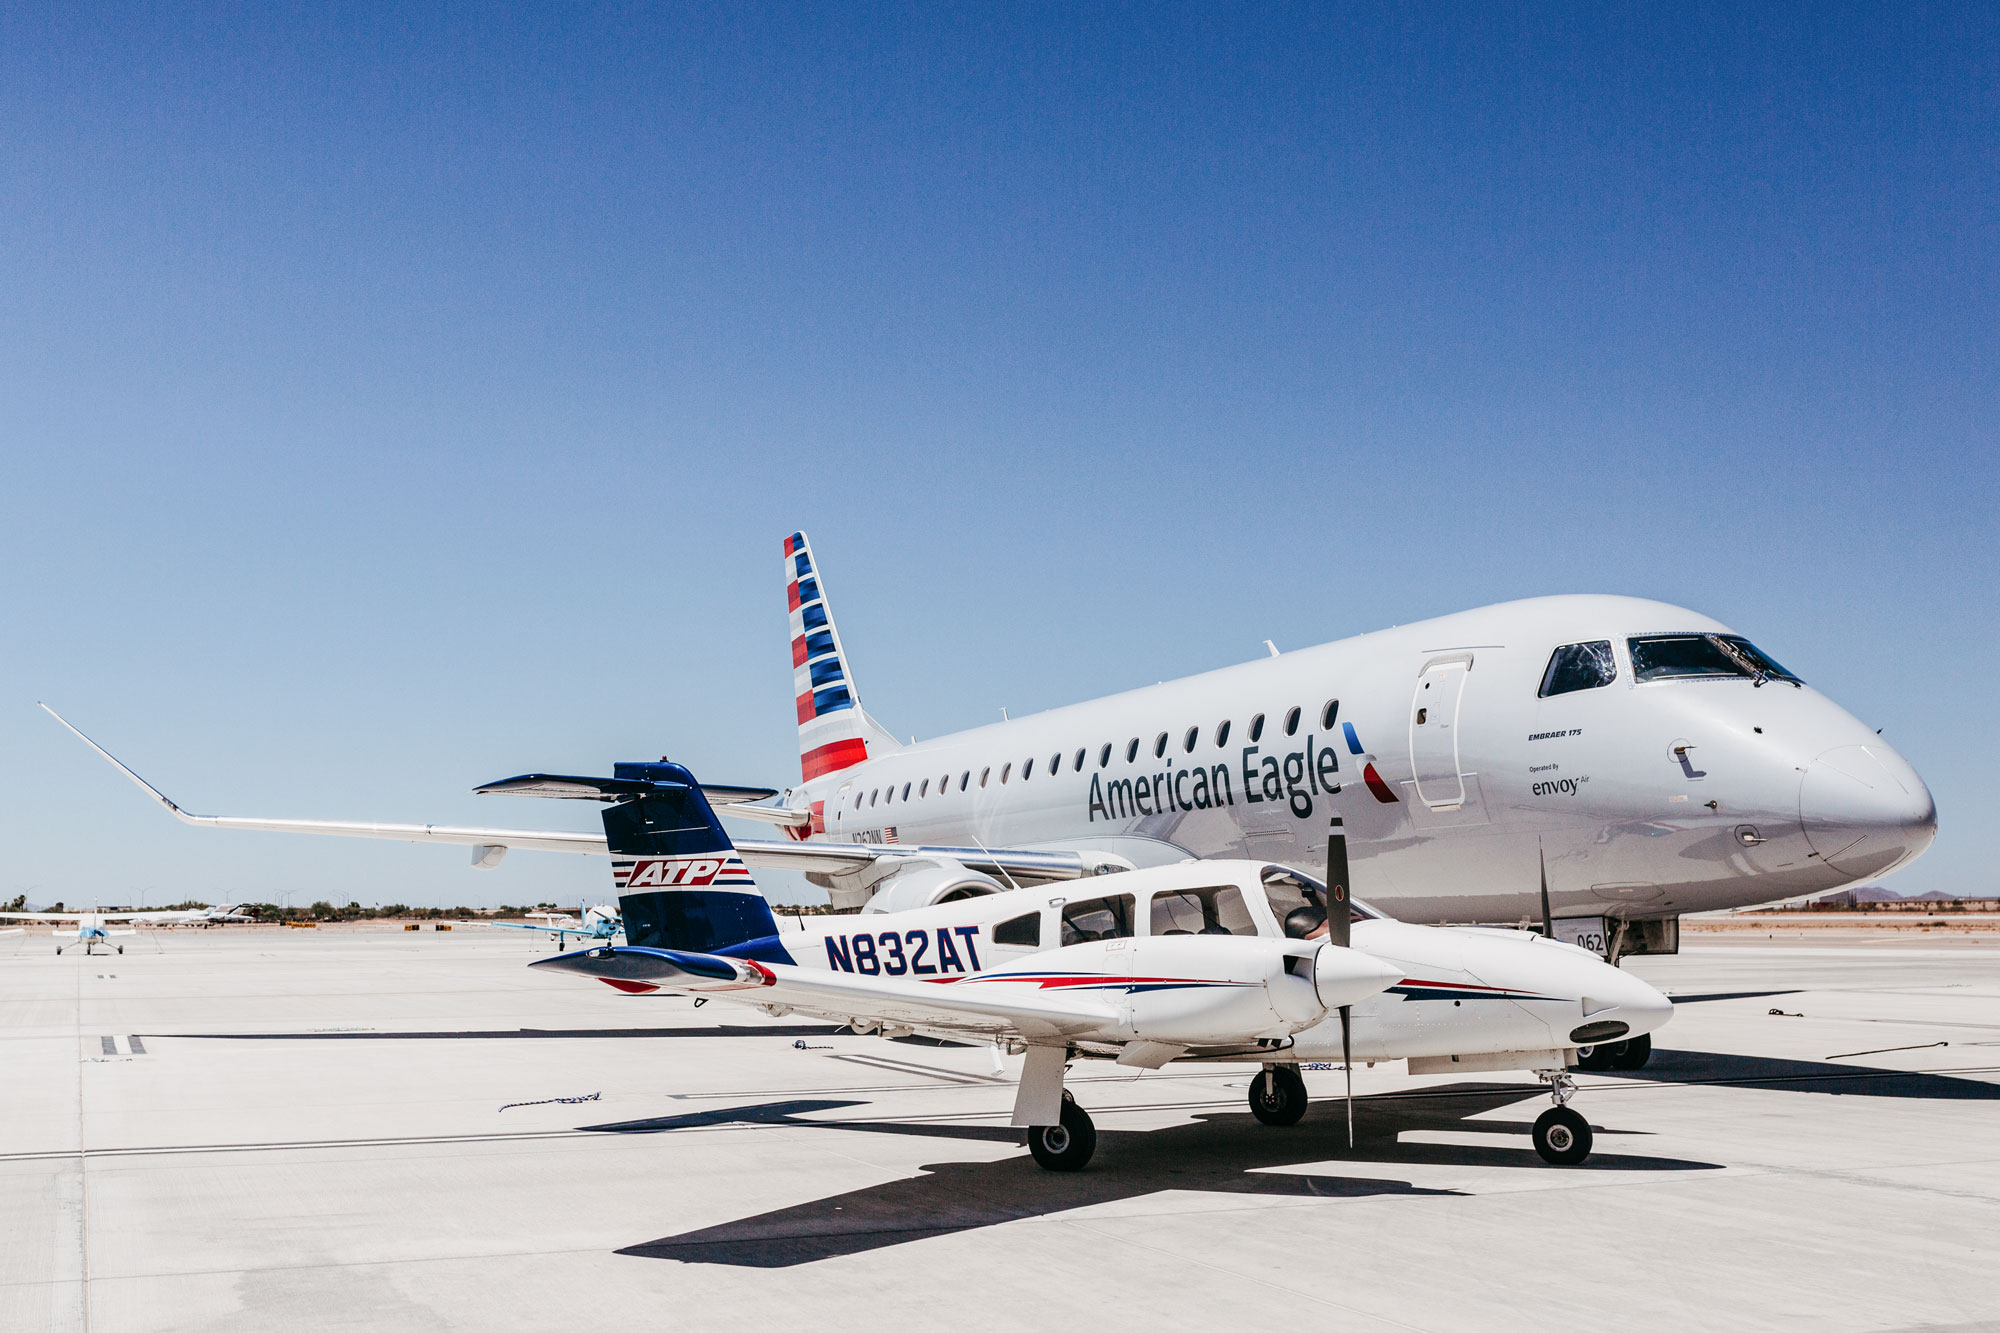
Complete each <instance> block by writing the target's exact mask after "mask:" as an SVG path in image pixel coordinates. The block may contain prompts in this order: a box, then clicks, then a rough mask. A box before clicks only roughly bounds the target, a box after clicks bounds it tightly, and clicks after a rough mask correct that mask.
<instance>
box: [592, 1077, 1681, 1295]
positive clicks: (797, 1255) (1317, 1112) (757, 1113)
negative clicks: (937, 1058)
mask: <svg viewBox="0 0 2000 1333" xmlns="http://www.w3.org/2000/svg"><path fill="white" fill-rule="evenodd" d="M1544 1096H1546V1094H1545V1093H1544V1092H1543V1091H1542V1089H1540V1088H1535V1087H1523V1086H1521V1085H1519V1084H1507V1085H1501V1084H1455V1085H1452V1086H1451V1087H1448V1088H1436V1089H1427V1090H1426V1091H1425V1092H1424V1093H1423V1094H1422V1095H1418V1096H1410V1095H1407V1094H1394V1095H1385V1096H1376V1097H1363V1098H1356V1099H1355V1103H1354V1112H1355V1114H1354V1124H1355V1138H1356V1146H1355V1147H1354V1148H1352V1149H1350V1148H1349V1147H1348V1146H1347V1122H1346V1116H1345V1113H1344V1111H1343V1109H1342V1106H1341V1103H1340V1102H1338V1101H1333V1100H1328V1101H1323V1102H1320V1103H1318V1104H1316V1105H1315V1106H1314V1107H1313V1109H1312V1111H1311V1112H1310V1113H1309V1114H1308V1115H1307V1118H1306V1119H1305V1120H1304V1121H1302V1122H1300V1123H1299V1124H1297V1125H1295V1126H1292V1127H1290V1128H1288V1129H1274V1128H1271V1127H1268V1126H1264V1125H1260V1124H1258V1123H1257V1122H1256V1121H1255V1120H1254V1119H1253V1118H1252V1117H1251V1116H1250V1115H1249V1114H1248V1113H1247V1112H1244V1113H1217V1114H1211V1115H1204V1116H1201V1117H1199V1118H1197V1119H1196V1120H1194V1121H1192V1122H1191V1123H1188V1124H1185V1125H1177V1126H1173V1127H1171V1128H1167V1129H1159V1130H1137V1131H1128V1130H1107V1129H1104V1128H1102V1127H1101V1126H1100V1128H1099V1129H1098V1131H1097V1135H1098V1147H1097V1155H1096V1157H1095V1158H1094V1159H1093V1161H1092V1163H1091V1165H1090V1167H1089V1168H1088V1169H1086V1170H1084V1171H1080V1172H1076V1173H1073V1174H1065V1173H1056V1172H1050V1171H1044V1170H1043V1169H1042V1168H1041V1167H1039V1166H1037V1165H1036V1164H1035V1162H1034V1159H1033V1158H1031V1157H1029V1156H1028V1154H1027V1152H1026V1151H1025V1149H1024V1150H1023V1151H1021V1152H1019V1153H1017V1154H1015V1155H1013V1156H1009V1157H1005V1158H1002V1159H1000V1160H998V1161H993V1162H947V1163H940V1164H934V1165H929V1166H926V1167H924V1168H923V1171H922V1172H921V1173H920V1174H918V1175H915V1176H911V1177H908V1178H906V1179H902V1180H892V1181H887V1182H885V1183H883V1184H880V1185H872V1186H869V1187H867V1188H865V1189H859V1190H853V1191H850V1192H848V1193H846V1194H837V1195H831V1196H828V1197H826V1198H823V1199H814V1200H811V1201H809V1202H806V1203H801V1204H796V1205H793V1206H792V1207H789V1208H781V1209H777V1210H775V1211H773V1212H769V1213H764V1214H761V1215H759V1216H756V1217H747V1218H741V1219H738V1220H736V1221H733V1222H724V1223H721V1224H719V1225H716V1226H712V1227H704V1228H702V1229H700V1230H697V1231H689V1232H684V1233H681V1234H679V1235H672V1236H663V1237H661V1238H660V1239H658V1240H652V1241H646V1242H643V1243H641V1244H638V1245H632V1246H628V1247H626V1248H624V1249H622V1250H619V1251H618V1253H619V1254H623V1255H632V1256H638V1257H643V1258H649V1259H676V1260H679V1261H681V1262H683V1263H705V1264H726V1265H733V1266H737V1267H745V1268H785V1267H790V1266H792V1265H795V1264H805V1263H813V1262H816V1261H818V1260H821V1259H831V1258H836V1257H838V1256H842V1255H849V1254H859V1253H864V1252H867V1251H870V1250H877V1249H882V1248H885V1247H887V1246H891V1245H901V1244H905V1243H907V1242H910V1241H917V1240H925V1239H929V1238H930V1237H933V1236H946V1235H952V1234H954V1233H957V1232H961V1231H971V1230H975V1229H977V1228H980V1227H988V1226H996V1225H998V1224H1000V1223H1003V1222H1016V1221H1021V1220H1023V1219H1027V1218H1035V1217H1043V1216H1047V1215H1049V1214H1052V1213H1059V1212H1064V1211H1067V1210H1069V1209H1073V1208H1088V1207H1091V1206H1092V1205H1095V1204H1103V1203H1116V1202H1119V1201H1122V1200H1125V1199H1133V1198H1140V1197H1143V1196H1145V1195H1148V1194H1156V1193H1159V1192H1160V1191H1163V1190H1199V1191H1204V1192H1209V1193H1219V1194H1237V1195H1262V1196H1274V1197H1287V1198H1367V1197H1379V1196H1398V1197H1457V1196H1460V1195H1461V1193H1462V1192H1461V1191H1458V1190H1450V1189H1425V1188H1421V1187H1419V1186H1416V1185H1413V1184H1411V1183H1410V1182H1408V1181H1402V1180H1383V1179H1378V1178H1375V1177H1372V1176H1340V1175H1332V1174H1315V1173H1307V1172H1303V1171H1299V1172H1291V1171H1285V1170H1284V1169H1283V1168H1285V1167H1289V1166H1296V1165H1297V1164H1299V1163H1318V1162H1326V1161H1337V1160H1346V1161H1364V1162H1371V1163H1388V1164H1404V1163H1423V1164H1430V1165H1456V1166H1500V1167H1521V1168H1531V1169H1536V1170H1557V1169H1559V1168H1554V1167H1549V1166H1546V1165H1545V1164H1544V1163H1543V1162H1542V1161H1541V1159H1540V1158H1539V1157H1537V1156H1536V1155H1535V1152H1534V1149H1533V1146H1532V1145H1531V1144H1530V1142H1529V1137H1528V1131H1529V1127H1528V1125H1527V1124H1526V1123H1521V1124H1509V1123H1486V1122H1471V1121H1470V1117H1472V1116H1476V1115H1479V1114H1481V1113H1483V1112H1487V1111H1493V1110H1498V1109H1500V1108H1501V1107H1505V1106H1510V1105H1513V1104H1515V1103H1517V1102H1523V1101H1533V1100H1537V1099H1539V1098H1542V1097H1544ZM855 1104H857V1103H851V1102H850V1103H838V1102H817V1103H808V1102H772V1103H766V1104H763V1105H760V1106H750V1107H739V1108H735V1109H733V1110H724V1111H711V1112H698V1113H695V1115H694V1116H692V1117H690V1116H669V1117H663V1118H661V1119H659V1120H641V1121H631V1122H626V1123H624V1124H619V1125H596V1126H587V1127H586V1128H593V1129H599V1130H606V1131H616V1132H626V1133H631V1132H641V1133H643V1132H654V1131H657V1130H662V1129H672V1128H680V1127H683V1126H684V1125H686V1124H689V1123H694V1122H698V1123H701V1124H719V1123H727V1122H729V1121H731V1120H751V1121H755V1122H757V1123H763V1124H793V1125H799V1126H801V1127H812V1128H818V1129H833V1130H843V1131H849V1132H861V1133H874V1134H908V1135H914V1136H920V1137H924V1138H945V1139H959V1140H963V1141H968V1142H970V1141H977V1142H988V1143H1012V1144H1019V1143H1020V1142H1021V1137H1022V1136H1021V1131H1020V1130H1018V1129H1011V1128H1007V1127H1005V1126H997V1125H950V1124H945V1125H935V1124H907V1123H900V1122H894V1123H892V1122H887V1121H869V1120H844V1121H829V1120H807V1119H800V1118H798V1117H799V1116H801V1115H803V1114H805V1112H806V1109H807V1108H809V1107H810V1108H831V1107H834V1106H840V1105H855ZM1411 1130H1451V1131H1454V1132H1460V1133H1464V1132H1473V1133H1478V1134H1483V1135H1490V1136H1493V1137H1495V1138H1496V1139H1505V1140H1507V1142H1506V1143H1505V1144H1494V1145H1485V1144H1477V1145H1462V1144H1450V1145H1447V1144H1419V1143H1411V1144H1403V1143H1398V1142H1397V1137H1398V1135H1399V1134H1401V1133H1403V1132H1404V1131H1411ZM1592 1167H1596V1168H1598V1169H1611V1170H1627V1171H1629V1170H1654V1171H1676V1170H1705V1169H1715V1167H1714V1164H1713V1163H1707V1162H1691V1161H1683V1160H1679V1159H1674V1158H1660V1157H1642V1156H1619V1155H1614V1154H1608V1153H1602V1152H1600V1153H1599V1154H1597V1155H1596V1156H1594V1157H1593V1158H1592V1159H1591V1160H1590V1161H1589V1162H1588V1163H1586V1164H1585V1165H1584V1166H1582V1167H1574V1168H1569V1169H1571V1170H1589V1169H1591V1168H1592Z"/></svg>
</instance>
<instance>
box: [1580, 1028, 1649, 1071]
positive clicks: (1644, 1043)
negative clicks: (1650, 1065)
mask: <svg viewBox="0 0 2000 1333" xmlns="http://www.w3.org/2000/svg"><path fill="white" fill-rule="evenodd" d="M1652 1056H1653V1038H1652V1037H1651V1035H1649V1034H1646V1033H1641V1034H1640V1035H1638V1036H1636V1037H1633V1038H1631V1039H1630V1040H1627V1041H1603V1042H1599V1043H1597V1044H1596V1045H1595V1046H1579V1047H1577V1048H1576V1067H1577V1068H1578V1069H1583V1070H1588V1071H1589V1072H1591V1073H1602V1072H1603V1071H1605V1070H1607V1069H1643V1068H1645V1067H1646V1061H1648V1060H1650V1059H1651V1058H1652Z"/></svg>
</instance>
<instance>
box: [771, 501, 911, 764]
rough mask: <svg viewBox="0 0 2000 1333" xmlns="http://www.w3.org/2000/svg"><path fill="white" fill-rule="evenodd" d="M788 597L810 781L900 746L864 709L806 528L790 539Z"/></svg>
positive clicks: (802, 750) (802, 755) (803, 757)
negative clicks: (807, 538) (834, 621)
mask: <svg viewBox="0 0 2000 1333" xmlns="http://www.w3.org/2000/svg"><path fill="white" fill-rule="evenodd" d="M785 581H786V588H785V597H786V600H787V601H788V602H789V603H790V604H791V613H792V672H793V681H792V692H793V694H794V695H795V696H796V699H797V703H798V709H799V769H800V771H801V772H802V773H803V774H804V776H805V780H806V781H808V782H810V781H812V780H813V779H814V778H817V777H822V776H824V775H826V774H828V773H836V772H838V771H840V770H841V769H843V768H851V767H852V766H854V765H855V764H858V763H860V762H862V761H863V760H864V759H867V758H868V757H869V756H870V755H878V754H885V753H887V752H888V751H890V750H894V749H898V748H900V747H899V746H898V744H897V742H896V738H895V737H894V736H892V735H890V734H889V732H888V731H887V730H886V729H885V728H884V727H883V726H882V725H881V724H880V723H878V722H876V721H875V719H874V718H872V717H869V716H868V714H867V713H866V712H864V711H862V708H861V695H860V693H859V692H858V691H857V690H856V689H855V687H854V673H853V671H852V670H850V669H849V667H848V661H847V651H846V649H845V648H843V647H842V646H841V642H840V630H839V629H838V628H837V627H835V625H834V623H833V612H832V611H831V610H830V609H829V608H828V606H827V600H826V585H825V580H824V579H822V578H821V577H820V571H819V565H818V563H817V562H816V561H815V560H814V559H813V553H812V544H811V543H810V542H808V541H807V540H806V535H805V534H804V533H803V532H795V533H793V534H792V535H791V536H789V537H787V538H785Z"/></svg>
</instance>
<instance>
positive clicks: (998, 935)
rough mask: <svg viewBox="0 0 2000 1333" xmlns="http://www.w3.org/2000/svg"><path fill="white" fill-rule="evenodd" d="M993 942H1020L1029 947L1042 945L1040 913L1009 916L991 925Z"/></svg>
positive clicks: (1035, 947)
mask: <svg viewBox="0 0 2000 1333" xmlns="http://www.w3.org/2000/svg"><path fill="white" fill-rule="evenodd" d="M993 942H994V943H995V944H1020V945H1025V946H1026V947H1028V948H1030V949H1039V948H1041V947H1042V914H1041V913H1040V912H1029V913H1027V914H1025V915H1023V916H1017V917H1010V918H1009V919H1007V920H1005V921H1002V922H1001V923H1000V924H999V925H997V926H995V927H993Z"/></svg>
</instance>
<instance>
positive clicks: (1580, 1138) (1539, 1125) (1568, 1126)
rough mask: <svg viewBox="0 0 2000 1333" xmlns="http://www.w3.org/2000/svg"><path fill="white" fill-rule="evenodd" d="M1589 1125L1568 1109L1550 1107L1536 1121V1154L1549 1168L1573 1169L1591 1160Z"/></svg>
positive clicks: (1564, 1107) (1565, 1107)
mask: <svg viewBox="0 0 2000 1333" xmlns="http://www.w3.org/2000/svg"><path fill="white" fill-rule="evenodd" d="M1590 1142H1591V1135H1590V1122H1589V1121H1588V1120H1585V1119H1584V1118H1583V1117H1582V1116H1580V1115H1578V1114H1577V1113H1576V1112H1575V1111H1572V1110H1570V1109H1569V1108H1568V1107H1567V1106H1551V1107H1550V1108H1549V1109H1548V1110H1546V1111H1544V1112H1542V1114H1541V1116H1540V1117H1539V1118H1538V1119H1537V1120H1536V1121H1535V1151H1536V1152H1538V1153H1540V1154H1541V1155H1542V1160H1543V1161H1544V1162H1547V1163H1548V1164H1549V1165H1551V1166H1575V1165H1576V1164H1577V1163H1578V1162H1581V1161H1582V1160H1583V1159H1584V1158H1586V1157H1588V1156H1590Z"/></svg>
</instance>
